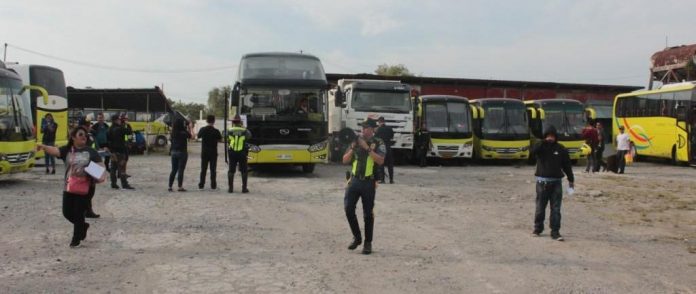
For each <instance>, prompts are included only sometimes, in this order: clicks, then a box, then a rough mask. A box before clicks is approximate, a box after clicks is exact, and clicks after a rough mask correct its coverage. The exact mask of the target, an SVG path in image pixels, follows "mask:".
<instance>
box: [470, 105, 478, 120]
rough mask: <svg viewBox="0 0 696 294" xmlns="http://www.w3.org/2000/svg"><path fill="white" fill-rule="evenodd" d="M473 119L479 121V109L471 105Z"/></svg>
mask: <svg viewBox="0 0 696 294" xmlns="http://www.w3.org/2000/svg"><path fill="white" fill-rule="evenodd" d="M471 118H473V119H479V112H478V108H476V106H474V105H471Z"/></svg>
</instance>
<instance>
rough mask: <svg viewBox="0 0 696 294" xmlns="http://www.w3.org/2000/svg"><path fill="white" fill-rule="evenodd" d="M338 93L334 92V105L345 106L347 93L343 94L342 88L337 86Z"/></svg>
mask: <svg viewBox="0 0 696 294" xmlns="http://www.w3.org/2000/svg"><path fill="white" fill-rule="evenodd" d="M335 91H336V93H335V94H334V98H335V99H334V106H336V107H345V103H344V100H345V98H346V97H345V94H343V90H341V87H336V90H335Z"/></svg>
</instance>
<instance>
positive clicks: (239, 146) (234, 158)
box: [227, 115, 251, 193]
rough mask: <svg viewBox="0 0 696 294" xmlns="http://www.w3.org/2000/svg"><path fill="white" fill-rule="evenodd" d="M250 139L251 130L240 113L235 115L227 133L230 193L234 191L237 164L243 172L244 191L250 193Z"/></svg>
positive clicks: (228, 190)
mask: <svg viewBox="0 0 696 294" xmlns="http://www.w3.org/2000/svg"><path fill="white" fill-rule="evenodd" d="M249 139H251V132H249V130H247V129H246V128H245V127H244V126H242V119H241V118H240V117H239V115H235V116H234V118H233V119H232V129H230V130H229V134H228V135H227V142H228V143H229V150H228V154H229V158H230V162H229V170H228V171H227V183H228V184H229V188H228V189H227V192H228V193H232V192H233V191H234V173H235V169H236V168H237V164H239V172H240V173H242V193H249V189H247V176H248V174H249V172H248V170H247V154H248V153H249V145H248V144H247V141H249Z"/></svg>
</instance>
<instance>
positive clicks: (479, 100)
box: [470, 98, 524, 104]
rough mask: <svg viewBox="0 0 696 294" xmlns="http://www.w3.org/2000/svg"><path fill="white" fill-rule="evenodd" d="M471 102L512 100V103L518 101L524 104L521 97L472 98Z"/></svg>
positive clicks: (482, 102) (483, 102) (484, 102)
mask: <svg viewBox="0 0 696 294" xmlns="http://www.w3.org/2000/svg"><path fill="white" fill-rule="evenodd" d="M470 102H471V103H476V102H478V103H481V104H486V103H490V102H511V103H518V104H524V102H523V101H522V100H520V99H514V98H478V99H474V100H470Z"/></svg>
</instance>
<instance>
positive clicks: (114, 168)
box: [106, 115, 134, 190]
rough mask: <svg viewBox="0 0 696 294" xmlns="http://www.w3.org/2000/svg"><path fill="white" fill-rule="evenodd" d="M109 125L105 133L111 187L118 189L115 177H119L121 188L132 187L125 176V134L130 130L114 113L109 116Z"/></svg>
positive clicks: (126, 158) (126, 149)
mask: <svg viewBox="0 0 696 294" xmlns="http://www.w3.org/2000/svg"><path fill="white" fill-rule="evenodd" d="M111 122H112V124H111V127H110V128H109V131H108V132H107V134H106V138H107V142H108V144H109V151H110V152H111V188H114V189H119V186H118V184H117V183H116V179H117V178H118V179H121V187H120V188H123V189H129V190H131V189H134V188H133V187H131V185H129V184H128V178H127V176H126V161H127V160H128V146H127V145H126V136H127V135H130V131H129V130H128V129H126V128H125V127H124V126H123V125H122V124H121V118H120V117H119V116H118V115H114V116H113V117H112V118H111ZM117 176H118V177H117Z"/></svg>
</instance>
